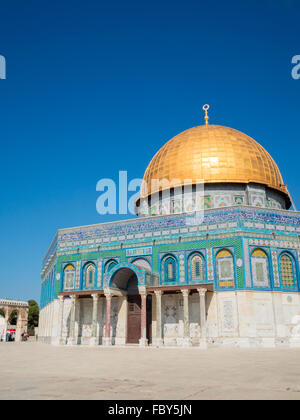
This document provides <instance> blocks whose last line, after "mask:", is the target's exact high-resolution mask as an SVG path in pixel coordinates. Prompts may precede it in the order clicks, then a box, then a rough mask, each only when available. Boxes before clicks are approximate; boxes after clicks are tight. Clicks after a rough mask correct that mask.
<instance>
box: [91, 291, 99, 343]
mask: <svg viewBox="0 0 300 420" xmlns="http://www.w3.org/2000/svg"><path fill="white" fill-rule="evenodd" d="M92 298H93V321H92V322H93V325H92V337H91V339H90V345H91V346H96V345H97V344H99V342H97V338H98V337H97V332H98V302H99V295H98V294H96V293H94V294H92Z"/></svg>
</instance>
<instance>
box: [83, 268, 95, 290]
mask: <svg viewBox="0 0 300 420" xmlns="http://www.w3.org/2000/svg"><path fill="white" fill-rule="evenodd" d="M95 275H96V269H95V266H94V264H88V265H87V266H86V268H85V287H94V286H95Z"/></svg>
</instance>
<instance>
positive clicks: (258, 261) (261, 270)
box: [251, 248, 270, 287]
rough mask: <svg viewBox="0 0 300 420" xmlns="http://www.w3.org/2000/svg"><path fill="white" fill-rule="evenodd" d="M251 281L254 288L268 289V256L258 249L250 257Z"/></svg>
mask: <svg viewBox="0 0 300 420" xmlns="http://www.w3.org/2000/svg"><path fill="white" fill-rule="evenodd" d="M251 266H252V279H253V286H254V287H269V283H270V282H269V268H268V254H267V253H266V252H265V251H264V250H263V249H260V248H257V249H255V250H254V251H253V252H252V255H251Z"/></svg>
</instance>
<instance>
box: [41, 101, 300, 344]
mask: <svg viewBox="0 0 300 420" xmlns="http://www.w3.org/2000/svg"><path fill="white" fill-rule="evenodd" d="M205 110H206V111H207V108H206V109H205ZM291 204H292V200H291V196H290V194H289V192H288V190H287V187H286V185H285V184H284V182H283V179H282V176H281V173H280V171H279V169H278V166H277V165H276V163H275V161H274V160H273V158H272V157H271V156H270V154H269V153H268V152H267V151H266V150H265V149H264V148H263V147H262V146H261V145H260V144H259V143H257V142H256V141H255V140H253V139H252V138H251V137H249V136H247V135H246V134H243V133H241V132H240V131H237V130H235V129H232V128H228V127H223V126H218V125H209V124H208V117H207V113H206V124H205V125H203V126H199V127H193V128H191V129H188V130H186V131H184V132H183V133H180V134H178V135H177V136H175V137H174V138H172V139H171V140H169V141H168V142H167V143H166V144H165V145H164V146H163V147H162V148H161V149H160V150H159V151H158V152H157V153H156V155H155V156H154V157H153V159H152V161H151V162H150V164H149V165H148V167H147V169H146V172H145V175H144V179H143V184H142V187H141V192H140V197H139V198H138V200H137V201H136V207H135V210H136V214H137V218H136V219H130V220H127V221H120V222H113V223H103V224H97V225H89V226H81V227H75V228H66V229H60V230H59V231H58V232H57V234H56V236H55V238H54V240H53V242H52V244H51V246H50V248H49V251H48V253H47V254H46V256H45V258H44V261H43V269H42V270H43V271H42V293H41V308H42V309H41V316H40V325H39V340H40V341H42V342H47V343H52V344H60V345H78V344H81V345H106V346H111V345H125V344H131V345H132V344H136V345H140V346H148V345H152V346H185V347H187V346H197V347H199V348H201V349H206V348H211V347H213V346H225V345H226V346H240V347H252V346H253V347H274V346H289V347H297V346H300V300H299V256H300V253H299V252H300V251H299V249H300V241H299V238H300V213H298V212H296V211H291V210H289V208H290V207H291Z"/></svg>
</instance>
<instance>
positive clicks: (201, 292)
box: [197, 287, 207, 296]
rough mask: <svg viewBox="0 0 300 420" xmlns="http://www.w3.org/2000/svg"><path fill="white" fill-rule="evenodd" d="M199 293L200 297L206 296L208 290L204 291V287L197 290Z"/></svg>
mask: <svg viewBox="0 0 300 420" xmlns="http://www.w3.org/2000/svg"><path fill="white" fill-rule="evenodd" d="M197 292H198V293H199V295H200V296H205V294H206V292H207V289H204V287H200V289H197Z"/></svg>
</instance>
